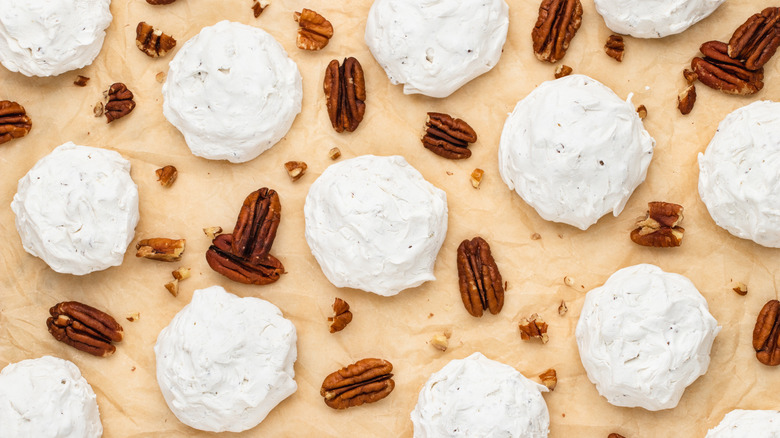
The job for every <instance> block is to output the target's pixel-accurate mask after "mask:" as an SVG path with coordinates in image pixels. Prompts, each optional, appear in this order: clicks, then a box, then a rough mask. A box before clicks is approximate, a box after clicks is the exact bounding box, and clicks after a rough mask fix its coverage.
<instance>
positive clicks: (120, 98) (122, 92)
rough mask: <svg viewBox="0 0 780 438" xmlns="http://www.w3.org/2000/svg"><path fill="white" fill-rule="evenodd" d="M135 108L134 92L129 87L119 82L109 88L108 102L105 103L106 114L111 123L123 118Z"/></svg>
mask: <svg viewBox="0 0 780 438" xmlns="http://www.w3.org/2000/svg"><path fill="white" fill-rule="evenodd" d="M134 108H135V101H134V100H133V92H132V91H130V90H128V89H127V86H125V84H123V83H121V82H117V83H115V84H113V85H111V87H109V89H108V103H106V105H105V112H104V114H105V116H106V119H108V122H106V123H111V122H113V121H114V120H116V119H119V118H122V117H124V116H126V115H128V114H130V111H132V110H133V109H134Z"/></svg>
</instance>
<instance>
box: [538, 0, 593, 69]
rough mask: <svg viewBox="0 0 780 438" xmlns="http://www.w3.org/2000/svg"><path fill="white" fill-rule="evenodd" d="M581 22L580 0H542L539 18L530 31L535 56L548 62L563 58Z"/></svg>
mask: <svg viewBox="0 0 780 438" xmlns="http://www.w3.org/2000/svg"><path fill="white" fill-rule="evenodd" d="M581 24H582V3H580V0H542V3H541V4H540V5H539V18H538V19H537V20H536V25H535V26H534V29H533V30H532V31H531V39H532V40H533V48H534V54H535V55H536V57H537V58H538V59H539V60H540V61H547V62H550V63H555V62H558V61H559V60H561V59H563V57H564V55H566V50H568V48H569V43H571V40H572V38H574V35H575V34H576V33H577V30H578V29H579V28H580V25H581Z"/></svg>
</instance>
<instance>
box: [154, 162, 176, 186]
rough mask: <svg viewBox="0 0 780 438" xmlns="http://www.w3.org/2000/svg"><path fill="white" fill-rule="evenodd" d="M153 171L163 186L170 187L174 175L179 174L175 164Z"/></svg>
mask: <svg viewBox="0 0 780 438" xmlns="http://www.w3.org/2000/svg"><path fill="white" fill-rule="evenodd" d="M154 173H155V174H157V181H159V183H160V185H161V186H163V187H170V186H171V184H173V182H174V181H176V177H177V176H179V171H178V170H176V167H175V166H171V165H167V166H164V167H161V168H159V169H157V170H155V171H154Z"/></svg>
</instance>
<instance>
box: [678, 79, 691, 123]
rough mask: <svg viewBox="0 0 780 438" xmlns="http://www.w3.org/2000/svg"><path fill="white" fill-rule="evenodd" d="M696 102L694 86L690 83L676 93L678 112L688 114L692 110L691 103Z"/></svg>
mask: <svg viewBox="0 0 780 438" xmlns="http://www.w3.org/2000/svg"><path fill="white" fill-rule="evenodd" d="M695 103H696V86H695V85H693V84H691V85H688V87H686V88H685V90H683V92H682V93H680V94H678V95H677V109H679V110H680V114H682V115H684V116H685V115H688V114H689V113H690V112H691V111H692V110H693V105H694V104H695Z"/></svg>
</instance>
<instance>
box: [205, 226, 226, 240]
mask: <svg viewBox="0 0 780 438" xmlns="http://www.w3.org/2000/svg"><path fill="white" fill-rule="evenodd" d="M203 234H205V235H206V236H207V237H208V238H209V239H211V240H214V238H215V237H217V236H219V235H220V234H222V227H206V228H204V229H203Z"/></svg>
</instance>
